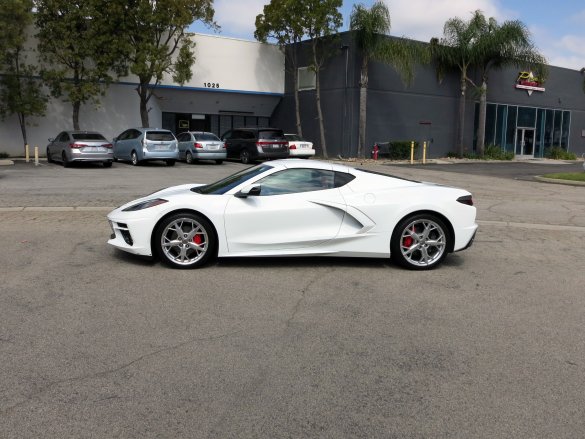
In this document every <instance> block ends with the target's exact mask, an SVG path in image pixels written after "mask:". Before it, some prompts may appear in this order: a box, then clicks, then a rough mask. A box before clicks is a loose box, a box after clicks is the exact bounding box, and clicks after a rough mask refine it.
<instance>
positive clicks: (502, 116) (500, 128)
mask: <svg viewBox="0 0 585 439" xmlns="http://www.w3.org/2000/svg"><path fill="white" fill-rule="evenodd" d="M506 116H507V105H498V110H497V117H496V138H495V140H494V144H495V145H498V146H500V147H501V146H503V145H504V144H505V142H506V139H505V138H504V136H503V134H504V130H505V129H506V123H505V122H506Z"/></svg>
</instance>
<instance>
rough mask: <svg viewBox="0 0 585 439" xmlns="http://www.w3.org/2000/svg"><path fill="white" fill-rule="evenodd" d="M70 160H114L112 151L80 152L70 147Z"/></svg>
mask: <svg viewBox="0 0 585 439" xmlns="http://www.w3.org/2000/svg"><path fill="white" fill-rule="evenodd" d="M70 160H71V161H72V162H108V161H109V162H111V161H113V160H114V152H113V151H109V152H81V151H76V150H73V148H72V151H71V158H70Z"/></svg>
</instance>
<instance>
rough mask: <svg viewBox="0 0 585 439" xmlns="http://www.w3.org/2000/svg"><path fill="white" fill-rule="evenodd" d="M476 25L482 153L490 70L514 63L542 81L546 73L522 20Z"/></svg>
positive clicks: (491, 20)
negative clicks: (531, 72) (528, 70)
mask: <svg viewBox="0 0 585 439" xmlns="http://www.w3.org/2000/svg"><path fill="white" fill-rule="evenodd" d="M482 17H483V15H482ZM479 24H480V28H479V35H478V38H477V40H476V44H475V46H476V52H477V53H476V56H477V62H476V64H477V67H478V68H479V72H480V77H481V84H479V85H475V87H476V88H477V89H478V91H479V123H478V128H477V145H476V147H477V153H478V154H479V155H481V156H483V154H484V150H485V120H486V109H487V99H486V96H487V84H488V75H489V72H490V71H491V70H493V69H502V68H505V67H509V66H513V67H517V68H524V69H530V70H534V71H535V72H536V75H537V77H538V78H539V80H541V81H543V80H545V79H546V76H547V68H546V59H545V57H544V56H543V55H541V54H540V53H539V52H538V50H537V49H536V48H535V46H534V43H533V42H532V38H531V36H530V32H529V31H528V29H527V28H526V26H525V25H524V24H523V23H522V22H521V21H517V20H513V21H505V22H504V23H502V24H501V25H500V24H498V22H497V21H496V20H495V19H494V18H489V19H485V18H483V19H482V20H479Z"/></svg>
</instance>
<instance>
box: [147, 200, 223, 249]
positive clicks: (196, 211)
mask: <svg viewBox="0 0 585 439" xmlns="http://www.w3.org/2000/svg"><path fill="white" fill-rule="evenodd" d="M178 213H191V214H196V215H200V216H201V217H203V218H205V219H206V220H207V221H208V222H209V224H211V229H212V232H213V235H214V237H215V240H216V241H217V243H218V245H217V246H216V252H219V235H218V233H217V229H216V228H215V224H214V223H213V221H211V219H210V218H209V217H208V216H207V215H205V214H204V213H203V212H200V211H199V210H195V209H186V208H183V209H177V210H171V211H170V212H168V213H166V214H164V215H163V216H161V217H160V218H159V219H158V221H157V222H156V224H155V225H154V227H153V228H152V233H151V234H150V248H151V253H152V254H154V253H155V252H154V249H155V247H154V236H155V234H156V233H155V232H156V230H157V229H158V227H159V226H160V223H161V222H163V221H164V220H165V219H167V218H168V217H170V216H173V215H176V214H178ZM214 256H217V254H216V255H214Z"/></svg>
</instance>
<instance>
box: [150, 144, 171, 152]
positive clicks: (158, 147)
mask: <svg viewBox="0 0 585 439" xmlns="http://www.w3.org/2000/svg"><path fill="white" fill-rule="evenodd" d="M167 149H169V148H168V147H167V145H156V146H155V147H154V150H155V151H165V150H167Z"/></svg>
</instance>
